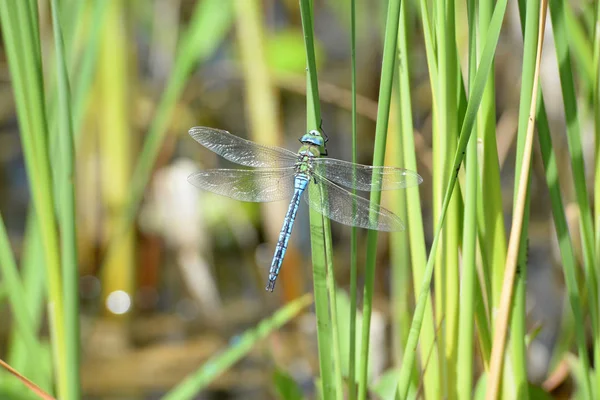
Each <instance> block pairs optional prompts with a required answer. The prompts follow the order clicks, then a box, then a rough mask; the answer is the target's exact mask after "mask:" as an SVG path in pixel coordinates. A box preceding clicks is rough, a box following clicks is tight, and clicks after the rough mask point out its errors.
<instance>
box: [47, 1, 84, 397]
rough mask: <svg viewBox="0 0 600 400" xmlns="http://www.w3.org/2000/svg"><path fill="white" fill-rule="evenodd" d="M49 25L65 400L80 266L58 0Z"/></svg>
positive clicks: (73, 382)
mask: <svg viewBox="0 0 600 400" xmlns="http://www.w3.org/2000/svg"><path fill="white" fill-rule="evenodd" d="M51 5H52V26H53V28H54V44H55V52H56V73H57V93H58V108H57V110H58V116H57V120H58V131H57V132H56V133H55V135H56V137H55V139H56V141H57V143H58V149H59V151H60V154H61V159H62V162H61V163H60V164H59V165H60V167H61V168H60V171H59V172H58V173H57V174H56V176H59V177H60V179H59V182H57V185H56V186H57V187H58V188H59V192H58V193H59V201H58V206H59V214H58V217H59V231H60V239H61V257H60V258H61V263H62V280H63V294H64V302H63V304H64V316H65V317H64V318H65V341H66V344H67V345H66V348H65V350H66V353H65V355H64V357H65V359H66V363H67V366H68V368H67V370H66V372H67V374H68V378H67V382H68V386H67V387H66V390H67V392H66V393H64V394H63V396H64V398H65V399H79V398H80V397H81V389H80V376H79V364H80V355H79V348H80V339H79V338H80V329H79V268H78V263H77V232H76V228H75V227H76V223H75V218H76V210H75V172H74V170H75V167H74V165H75V149H74V145H73V121H72V120H71V93H70V90H71V89H70V86H69V77H68V74H67V61H66V58H65V49H64V44H63V37H62V32H61V22H60V19H59V17H58V4H57V0H52V1H51Z"/></svg>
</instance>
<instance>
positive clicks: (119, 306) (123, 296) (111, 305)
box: [106, 290, 131, 315]
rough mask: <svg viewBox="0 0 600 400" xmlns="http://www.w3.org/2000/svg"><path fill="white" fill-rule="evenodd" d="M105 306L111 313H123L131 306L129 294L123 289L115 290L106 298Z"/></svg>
mask: <svg viewBox="0 0 600 400" xmlns="http://www.w3.org/2000/svg"><path fill="white" fill-rule="evenodd" d="M106 308H108V309H109V311H110V312H112V313H113V314H117V315H119V314H125V313H126V312H127V311H129V309H130V308H131V296H129V294H128V293H127V292H125V291H123V290H116V291H114V292H112V293H111V294H109V295H108V297H107V298H106Z"/></svg>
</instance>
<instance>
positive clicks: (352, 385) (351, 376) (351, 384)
mask: <svg viewBox="0 0 600 400" xmlns="http://www.w3.org/2000/svg"><path fill="white" fill-rule="evenodd" d="M350 58H351V67H350V68H351V75H352V77H351V90H352V162H353V163H357V162H358V160H357V157H358V156H357V150H358V145H357V138H356V0H350ZM353 177H354V176H353ZM354 178H355V177H354ZM353 186H354V185H353ZM352 193H353V194H356V189H354V188H353V189H352ZM357 250H358V242H357V237H356V227H355V226H353V227H352V228H351V231H350V340H349V344H350V349H349V351H348V358H349V360H348V395H349V398H350V400H355V399H356V395H357V393H356V379H355V375H356V310H357V304H356V296H357V294H358V293H357V292H358V289H357V287H356V280H357V274H358V271H357V269H358V265H357V257H358V255H357V252H358V251H357Z"/></svg>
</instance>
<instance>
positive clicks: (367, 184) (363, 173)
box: [313, 158, 423, 192]
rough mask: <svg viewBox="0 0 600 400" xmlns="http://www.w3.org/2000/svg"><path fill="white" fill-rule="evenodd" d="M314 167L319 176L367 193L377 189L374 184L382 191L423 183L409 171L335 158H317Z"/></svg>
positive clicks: (416, 175)
mask: <svg viewBox="0 0 600 400" xmlns="http://www.w3.org/2000/svg"><path fill="white" fill-rule="evenodd" d="M313 166H314V171H315V172H316V173H317V174H319V175H321V176H323V177H325V178H327V179H329V180H332V181H334V182H336V183H338V184H340V185H342V186H345V187H347V188H356V189H357V190H361V191H365V192H370V191H371V190H374V189H375V187H376V186H375V185H374V182H378V183H380V184H381V190H395V189H403V188H407V187H412V186H417V185H419V184H420V183H421V182H423V178H421V177H420V176H419V174H417V173H416V172H413V171H409V170H407V169H402V168H395V167H372V166H369V165H361V164H354V163H351V162H348V161H342V160H336V159H335V158H316V159H314V160H313ZM353 168H354V170H353ZM354 171H356V172H355V173H356V181H355V184H354V183H353V174H354Z"/></svg>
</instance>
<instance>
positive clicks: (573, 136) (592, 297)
mask: <svg viewBox="0 0 600 400" xmlns="http://www.w3.org/2000/svg"><path fill="white" fill-rule="evenodd" d="M549 3H550V17H551V18H552V29H553V31H554V38H555V44H556V55H557V59H558V70H559V75H560V83H561V89H562V95H563V105H564V110H565V117H566V120H567V142H568V145H569V152H570V154H571V172H572V174H573V183H574V185H575V195H576V198H577V205H578V206H579V214H580V229H581V239H582V240H581V241H582V247H583V259H584V267H585V276H586V279H585V282H586V284H587V285H586V287H587V292H588V303H589V307H590V319H591V322H592V324H591V325H592V332H593V333H594V335H593V344H592V347H593V354H594V364H595V365H596V366H597V365H599V363H600V322H599V317H600V316H599V308H600V304H599V300H600V299H599V297H598V293H599V288H598V282H599V279H598V273H599V270H598V264H597V259H596V257H597V254H594V253H595V248H594V227H593V221H592V212H591V207H590V204H589V198H588V193H587V187H586V180H585V166H584V161H583V150H582V145H581V129H580V127H579V113H578V110H577V98H576V95H575V83H574V79H573V72H572V70H571V56H570V51H569V47H568V42H567V40H568V35H567V27H566V22H565V10H564V7H565V4H564V3H563V2H562V1H557V0H550V2H549ZM594 112H595V113H598V110H597V109H595V110H594ZM596 373H597V375H596V377H600V368H596ZM599 386H600V385H599Z"/></svg>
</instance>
